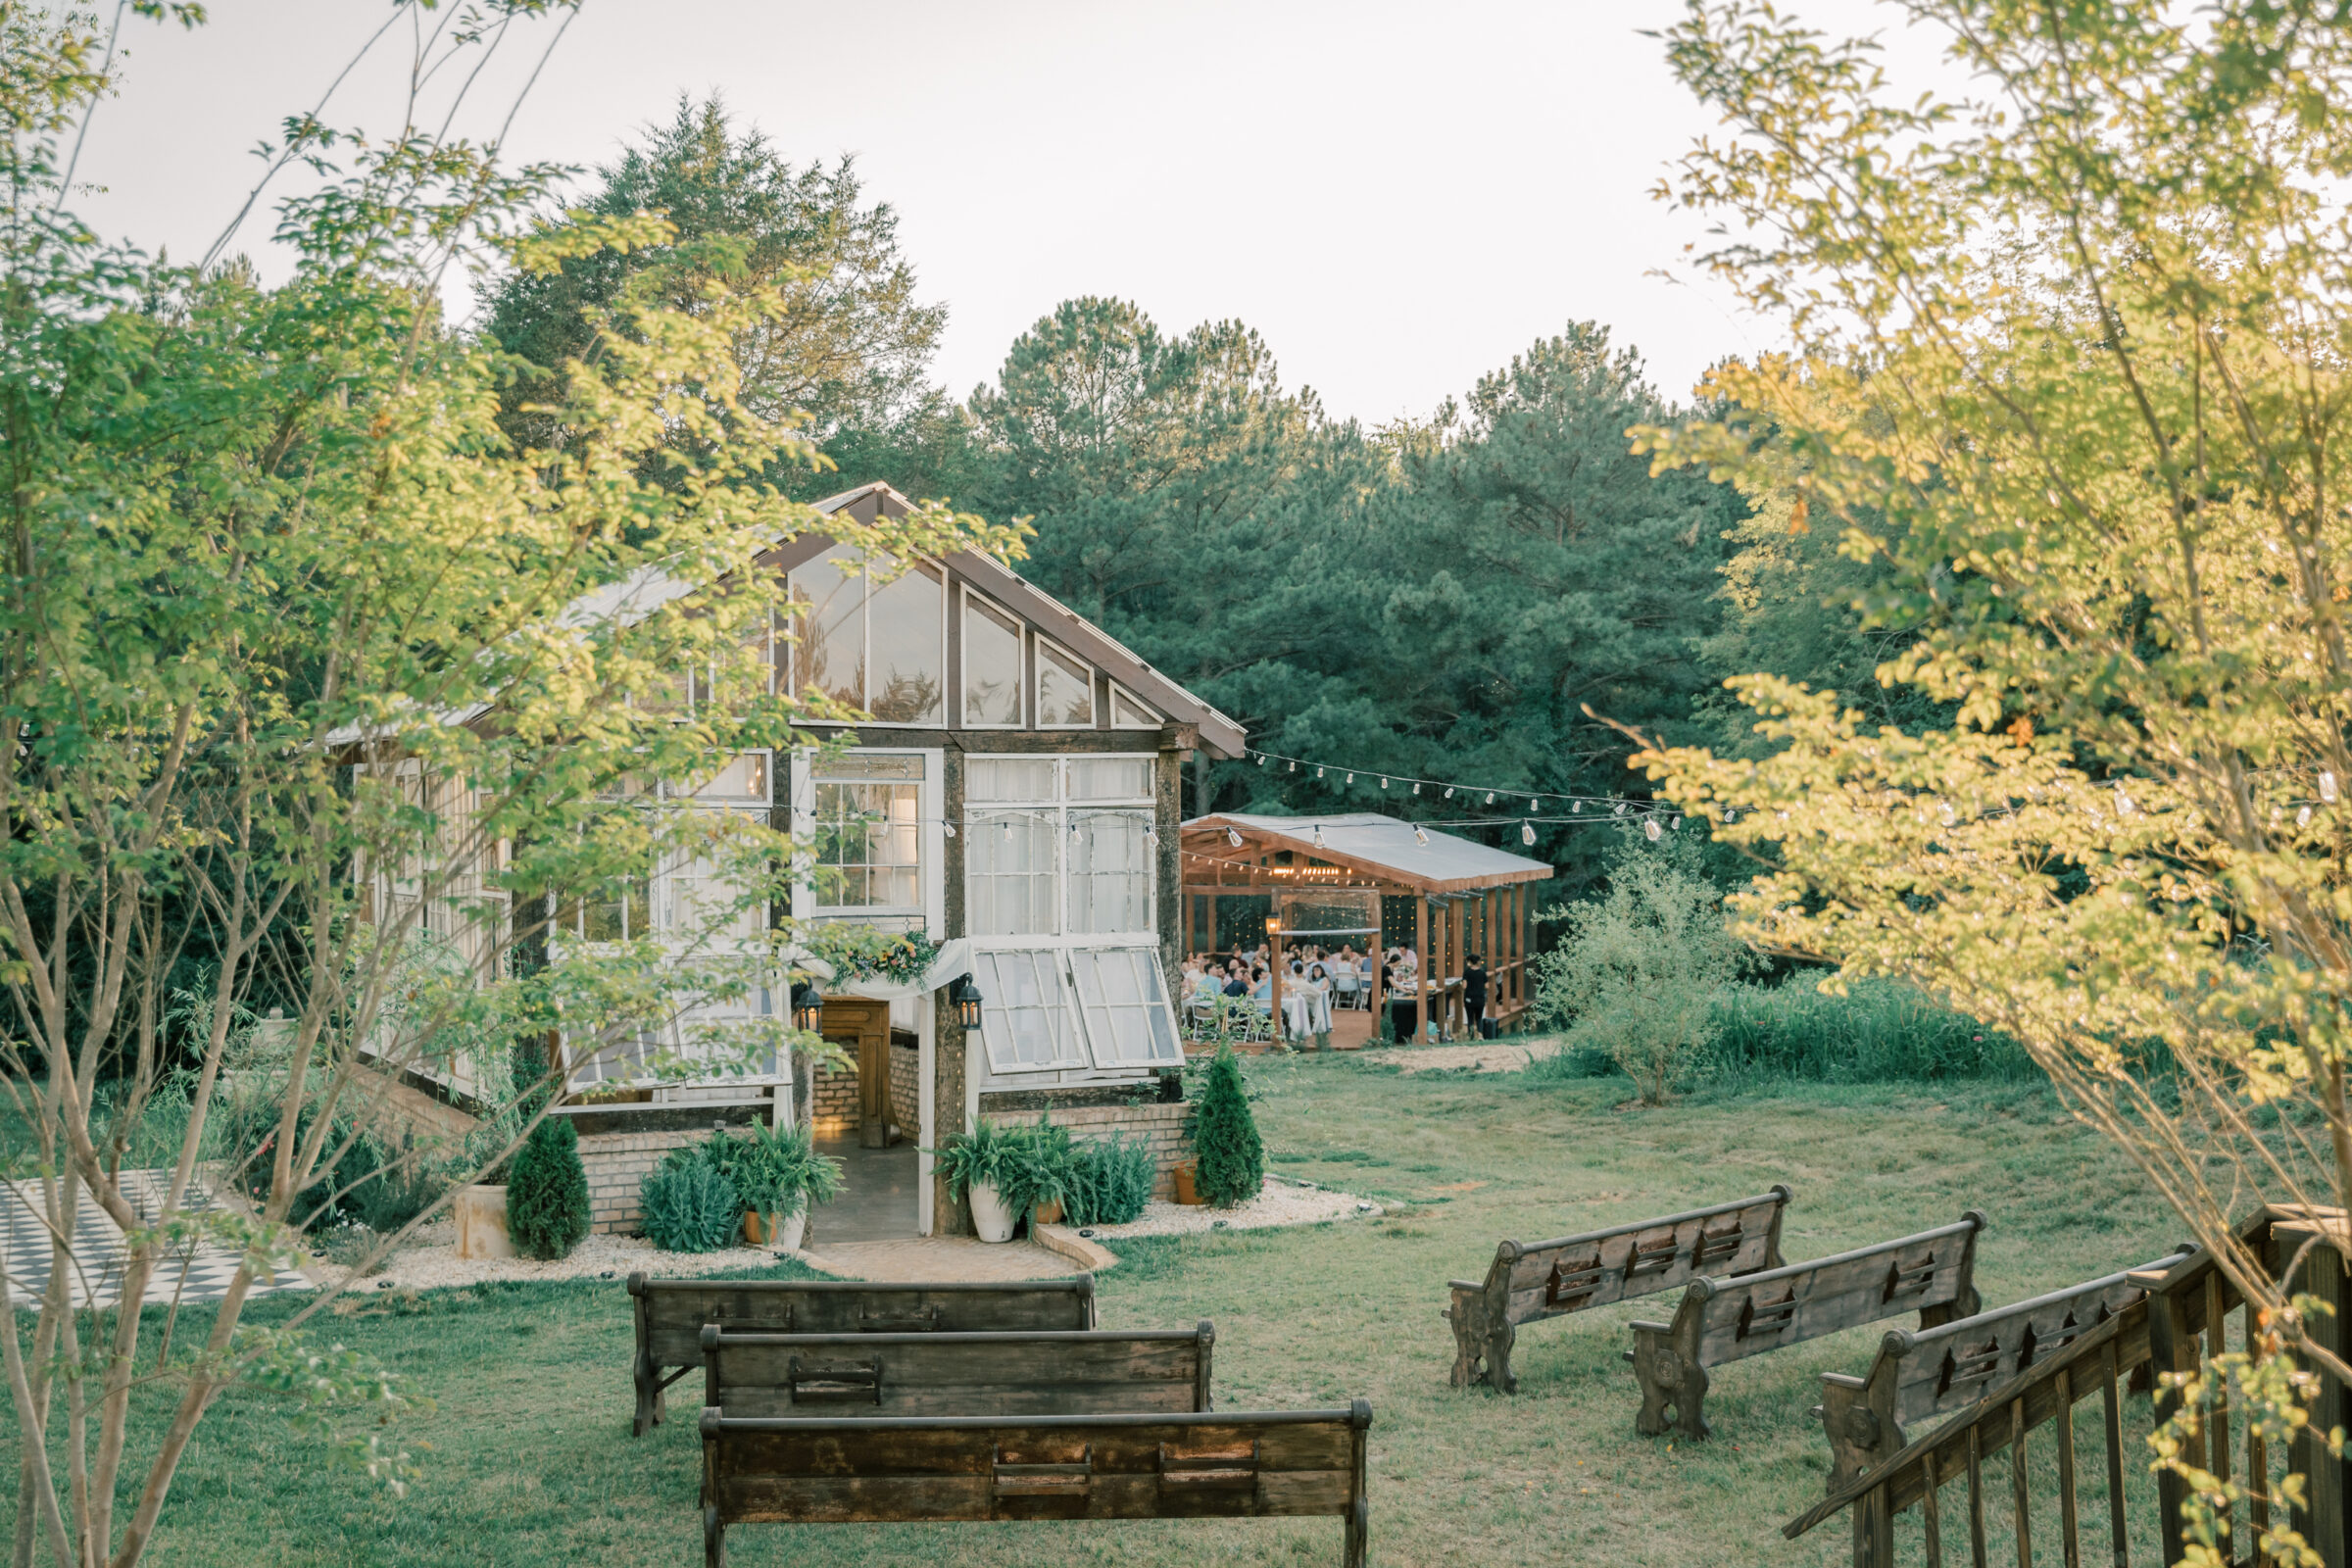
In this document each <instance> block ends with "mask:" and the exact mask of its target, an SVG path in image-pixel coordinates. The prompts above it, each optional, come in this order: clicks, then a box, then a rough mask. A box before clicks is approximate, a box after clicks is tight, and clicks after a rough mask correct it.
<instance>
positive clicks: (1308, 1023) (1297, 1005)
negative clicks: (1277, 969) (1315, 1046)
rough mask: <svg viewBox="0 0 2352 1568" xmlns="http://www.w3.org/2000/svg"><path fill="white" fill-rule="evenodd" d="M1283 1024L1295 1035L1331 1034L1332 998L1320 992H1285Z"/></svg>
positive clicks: (1283, 996) (1283, 995)
mask: <svg viewBox="0 0 2352 1568" xmlns="http://www.w3.org/2000/svg"><path fill="white" fill-rule="evenodd" d="M1282 1023H1283V1027H1284V1028H1285V1029H1287V1030H1288V1031H1289V1032H1290V1033H1291V1034H1293V1035H1327V1034H1329V1033H1331V998H1330V997H1329V996H1327V995H1325V994H1324V993H1322V992H1320V991H1286V992H1284V993H1283V994H1282Z"/></svg>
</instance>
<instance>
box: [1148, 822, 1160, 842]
mask: <svg viewBox="0 0 2352 1568" xmlns="http://www.w3.org/2000/svg"><path fill="white" fill-rule="evenodd" d="M1144 842H1145V843H1146V844H1157V843H1158V842H1159V829H1157V828H1155V827H1153V826H1152V824H1151V823H1149V822H1146V823H1145V824H1144Z"/></svg>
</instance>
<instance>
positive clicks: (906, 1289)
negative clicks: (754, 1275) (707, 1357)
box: [629, 1274, 1095, 1367]
mask: <svg viewBox="0 0 2352 1568" xmlns="http://www.w3.org/2000/svg"><path fill="white" fill-rule="evenodd" d="M629 1295H630V1297H631V1299H632V1300H633V1302H634V1305H635V1310H636V1316H637V1344H638V1348H639V1349H640V1350H641V1351H642V1352H643V1353H645V1354H647V1355H650V1356H651V1358H652V1360H653V1362H654V1364H656V1365H658V1366H673V1367H675V1366H695V1365H699V1364H700V1363H701V1361H702V1359H703V1340H702V1335H703V1325H704V1324H706V1323H716V1324H718V1325H719V1326H721V1327H722V1328H745V1329H759V1330H761V1331H764V1332H767V1333H771V1334H907V1333H933V1334H956V1333H966V1334H968V1333H977V1332H981V1331H991V1330H1001V1331H1007V1332H1011V1331H1029V1332H1040V1331H1050V1330H1073V1329H1091V1328H1093V1327H1094V1326H1095V1277H1094V1276H1093V1275H1092V1274H1081V1275H1078V1276H1077V1277H1076V1278H1074V1279H1066V1280H1024V1281H1021V1282H1018V1283H1015V1284H1006V1285H963V1284H955V1285H943V1284H930V1285H924V1284H912V1285H877V1284H865V1283H861V1282H858V1281H854V1280H656V1279H648V1278H646V1277H645V1276H644V1275H643V1274H631V1275H630V1276H629Z"/></svg>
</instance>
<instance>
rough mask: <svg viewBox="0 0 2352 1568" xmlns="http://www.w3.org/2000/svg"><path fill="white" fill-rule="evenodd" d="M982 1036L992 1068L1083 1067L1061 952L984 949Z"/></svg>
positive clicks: (982, 966)
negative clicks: (1075, 1036)
mask: <svg viewBox="0 0 2352 1568" xmlns="http://www.w3.org/2000/svg"><path fill="white" fill-rule="evenodd" d="M977 957H978V961H979V965H980V974H979V977H978V978H979V983H980V995H981V998H982V1005H981V1038H982V1039H983V1041H985V1042H986V1044H987V1046H988V1065H989V1068H990V1070H991V1071H994V1072H1037V1071H1040V1070H1042V1069H1045V1068H1050V1067H1082V1066H1084V1065H1085V1064H1086V1058H1085V1056H1084V1055H1083V1054H1081V1053H1080V1052H1079V1050H1078V1043H1077V1041H1076V1039H1075V1038H1073V1036H1072V1034H1071V1030H1070V1013H1069V1004H1068V991H1067V988H1066V987H1065V986H1064V985H1063V984H1062V978H1061V956H1060V955H1059V954H1054V953H982V954H979V955H978V956H977Z"/></svg>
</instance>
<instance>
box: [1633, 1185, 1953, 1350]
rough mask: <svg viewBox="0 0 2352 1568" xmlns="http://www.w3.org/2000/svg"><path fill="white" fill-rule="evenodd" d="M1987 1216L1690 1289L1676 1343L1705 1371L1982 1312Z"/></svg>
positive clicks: (1708, 1279) (1699, 1282) (1702, 1281)
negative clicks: (1865, 1329)
mask: <svg viewBox="0 0 2352 1568" xmlns="http://www.w3.org/2000/svg"><path fill="white" fill-rule="evenodd" d="M1984 1228H1985V1216H1984V1214H1983V1213H1982V1212H1980V1211H1979V1210H1977V1209H1973V1208H1972V1209H1970V1210H1968V1212H1967V1213H1965V1214H1963V1215H1962V1216H1961V1218H1960V1220H1959V1222H1958V1223H1956V1224H1952V1225H1940V1226H1937V1227H1936V1229H1935V1230H1932V1231H1921V1232H1920V1233H1919V1234H1918V1235H1916V1236H1905V1237H1901V1238H1899V1239H1897V1240H1895V1241H1891V1242H1881V1243H1879V1244H1878V1245H1877V1246H1875V1247H1863V1248H1857V1249H1855V1250H1853V1251H1850V1252H1838V1253H1836V1254H1834V1255H1832V1256H1829V1257H1817V1258H1815V1259H1813V1260H1812V1261H1811V1262H1806V1263H1789V1264H1787V1265H1785V1266H1783V1267H1780V1268H1774V1269H1766V1270H1765V1271H1764V1272H1762V1273H1760V1274H1749V1275H1745V1276H1742V1277H1740V1278H1738V1279H1719V1278H1716V1277H1714V1276H1705V1277H1702V1278H1699V1279H1695V1280H1692V1281H1691V1288H1690V1289H1689V1290H1688V1291H1686V1292H1684V1293H1683V1300H1682V1305H1681V1306H1679V1307H1678V1308H1676V1310H1675V1315H1674V1342H1675V1344H1676V1345H1678V1346H1688V1347H1690V1348H1691V1349H1693V1350H1694V1351H1695V1352H1696V1354H1697V1357H1698V1364H1699V1365H1701V1366H1721V1365H1722V1364H1724V1363H1725V1362H1727V1361H1737V1360H1740V1359H1741V1358H1742V1357H1745V1356H1750V1355H1757V1354H1761V1353H1762V1352H1763V1351H1766V1350H1773V1349H1778V1348H1781V1347H1782V1346H1784V1345H1798V1344H1801V1343H1803V1342H1804V1341H1806V1340H1815V1339H1819V1338H1820V1337H1821V1336H1823V1335H1825V1334H1835V1333H1837V1332H1838V1330H1839V1329H1848V1328H1852V1327H1853V1326H1854V1325H1855V1324H1857V1323H1873V1322H1877V1321H1878V1320H1879V1319H1881V1318H1887V1317H1892V1316H1894V1315H1895V1314H1896V1313H1898V1312H1924V1311H1927V1310H1928V1309H1930V1308H1932V1307H1950V1306H1958V1307H1959V1308H1960V1309H1961V1310H1962V1311H1967V1310H1970V1309H1972V1308H1973V1307H1974V1305H1975V1280H1976V1259H1977V1233H1978V1232H1979V1231H1981V1230H1983V1229H1984Z"/></svg>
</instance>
